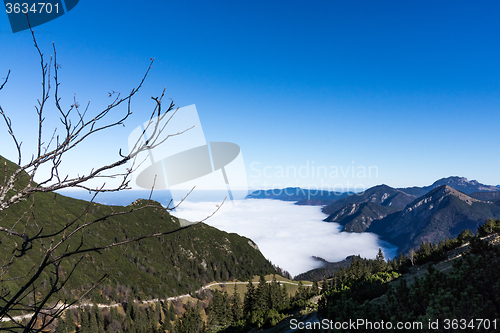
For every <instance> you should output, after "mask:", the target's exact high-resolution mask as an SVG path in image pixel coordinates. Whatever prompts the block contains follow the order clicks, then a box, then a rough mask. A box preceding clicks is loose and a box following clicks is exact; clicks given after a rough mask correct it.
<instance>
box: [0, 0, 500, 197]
mask: <svg viewBox="0 0 500 333" xmlns="http://www.w3.org/2000/svg"><path fill="white" fill-rule="evenodd" d="M499 22H500V2H499V1H493V0H489V1H474V2H473V1H421V0H419V1H416V0H414V1H401V0H398V1H371V0H370V1H347V0H346V1H338V0H328V1H289V0H287V1H224V2H222V1H148V2H142V1H114V0H109V1H91V0H81V1H80V3H79V4H78V5H77V6H76V7H75V8H74V9H73V10H72V11H70V12H69V13H67V14H66V15H63V16H62V17H60V18H58V19H56V20H54V21H51V22H49V23H46V24H44V25H41V26H39V27H36V28H35V33H36V36H37V39H38V43H39V45H40V47H41V48H42V50H43V51H44V53H45V54H46V56H48V55H49V54H50V53H51V50H52V42H55V44H56V47H57V50H58V57H59V62H60V64H61V66H62V67H61V71H60V79H61V84H62V85H61V89H62V90H61V94H63V103H66V105H69V104H70V103H71V102H72V98H73V94H74V93H76V94H77V98H78V100H79V101H80V103H82V104H84V103H86V102H87V101H88V100H90V101H91V106H92V107H93V108H94V107H95V109H91V111H90V112H92V111H96V110H97V108H98V107H99V106H101V107H102V106H105V105H106V103H109V99H108V98H107V93H108V92H109V91H111V90H115V91H120V92H122V93H126V92H128V91H129V90H130V89H131V88H132V87H133V86H134V85H135V84H137V83H138V81H139V80H140V78H141V76H142V74H143V73H144V71H145V70H146V68H147V66H148V63H149V58H150V57H154V58H156V61H155V64H154V66H153V69H152V72H151V74H150V76H149V78H148V80H147V82H146V84H145V85H144V88H143V90H142V91H141V93H140V94H139V95H138V96H137V98H136V100H135V101H134V102H133V108H134V114H133V116H132V117H131V118H130V120H129V122H128V124H127V127H126V128H119V129H116V130H113V131H110V132H109V133H108V135H105V136H100V137H97V138H95V140H94V141H91V142H89V144H88V145H87V146H85V147H83V150H82V154H81V155H80V157H79V158H78V157H77V156H76V155H74V156H73V157H72V160H70V161H67V162H66V163H67V167H68V170H72V171H74V170H80V171H79V172H84V171H86V170H87V168H90V167H91V166H92V165H93V164H95V163H97V162H101V161H106V160H108V159H110V158H111V157H113V156H117V155H116V154H117V151H118V148H120V147H123V148H126V147H127V136H128V134H129V133H130V131H131V130H132V129H133V128H135V127H136V126H138V125H139V124H140V123H142V122H143V121H145V120H146V118H147V114H148V112H149V110H150V108H151V107H152V106H153V104H152V103H151V100H150V99H149V98H150V96H153V95H154V96H158V95H159V94H160V93H161V90H162V89H163V87H166V89H167V90H166V94H167V96H168V97H169V98H172V99H173V100H174V101H175V102H176V104H177V105H178V106H181V107H182V106H186V105H190V104H196V106H197V109H198V112H199V116H200V119H201V123H202V125H203V128H204V131H205V136H206V139H207V141H228V142H234V143H237V144H238V145H240V147H241V149H242V152H243V157H244V159H245V164H246V166H247V174H248V179H249V182H250V184H251V186H253V187H274V186H278V187H283V186H287V185H300V186H304V187H314V186H320V185H321V184H322V183H321V180H323V184H326V185H328V186H333V185H334V184H344V185H345V184H346V182H347V181H349V182H350V184H361V185H363V186H365V187H369V186H373V185H376V184H380V183H386V184H388V185H391V186H395V187H402V186H412V185H428V184H430V183H432V182H433V181H435V180H436V179H438V178H442V177H447V176H452V175H458V176H463V177H467V178H469V179H477V180H478V181H480V182H482V183H486V184H493V185H497V184H500V174H499V172H498V165H500V151H499V150H498V127H499V124H500V60H499V59H500V58H499V55H500V23H499ZM0 47H1V52H0V78H2V77H5V75H6V73H7V71H8V70H9V69H10V70H11V78H10V81H9V84H8V85H7V86H6V88H5V89H4V91H2V92H1V93H0V105H2V107H3V108H4V110H5V111H6V112H8V113H9V114H10V116H11V118H12V120H13V123H14V126H15V129H17V132H18V133H19V135H20V136H22V137H23V140H24V141H25V145H26V147H27V148H29V142H30V141H32V140H33V131H34V129H35V128H36V127H35V126H36V122H35V119H34V116H33V115H34V109H33V105H34V104H35V102H36V98H38V97H39V87H40V75H39V73H40V70H39V62H38V59H37V55H36V52H35V49H34V48H33V46H32V41H31V38H30V35H29V33H28V32H20V33H16V34H13V33H12V32H11V30H10V26H9V23H8V18H7V14H5V13H3V14H0ZM47 118H48V120H47V128H49V126H50V125H51V124H55V123H56V120H57V119H56V118H54V117H51V115H50V114H48V115H47ZM51 122H52V123H51ZM0 142H1V145H0V154H2V155H6V156H7V157H9V158H12V159H13V158H15V154H14V152H13V150H12V147H11V146H10V141H9V138H8V136H7V135H6V133H5V126H4V125H3V124H1V125H0ZM307 165H309V169H308V170H309V175H308V176H307V177H301V176H300V175H297V177H294V175H293V169H294V168H295V170H297V172H298V170H299V168H300V167H301V166H302V167H304V168H303V173H302V175H304V174H305V168H306V166H307ZM313 165H314V166H315V167H320V166H323V167H326V168H327V169H328V170H329V173H330V171H331V170H333V169H332V168H335V167H336V168H337V171H338V175H339V177H337V178H334V177H330V176H327V177H317V176H316V175H315V176H312V174H311V172H312V166H313ZM353 166H354V167H356V173H358V171H360V169H359V168H361V167H365V168H366V170H367V171H368V168H369V167H376V168H377V170H378V173H377V175H375V174H374V173H373V174H372V176H371V177H368V174H367V175H366V176H367V178H362V177H361V178H360V177H358V176H357V175H355V177H354V178H353V177H351V176H352V173H351V171H352V169H349V170H348V169H347V168H348V167H349V168H352V167H353ZM265 167H268V168H267V169H266V172H267V173H266V174H267V175H273V177H271V178H269V179H267V178H266V177H264V176H263V172H264V168H265ZM281 168H283V170H284V171H285V173H284V176H287V175H286V170H287V169H288V170H289V172H288V177H281V174H279V172H280V170H281ZM342 170H343V171H344V172H349V175H348V176H347V177H344V176H343V175H342ZM373 170H374V169H372V171H373ZM259 173H260V177H258V175H259ZM276 173H278V175H276ZM274 176H277V177H274ZM264 181H266V182H267V186H266V185H264Z"/></svg>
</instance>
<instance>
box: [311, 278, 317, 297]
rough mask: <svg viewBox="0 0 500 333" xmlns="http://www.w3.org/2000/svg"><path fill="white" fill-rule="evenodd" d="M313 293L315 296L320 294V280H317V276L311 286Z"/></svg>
mask: <svg viewBox="0 0 500 333" xmlns="http://www.w3.org/2000/svg"><path fill="white" fill-rule="evenodd" d="M311 295H313V296H316V295H319V287H318V280H316V278H314V280H313V285H312V288H311Z"/></svg>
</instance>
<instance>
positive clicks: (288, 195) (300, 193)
mask: <svg viewBox="0 0 500 333" xmlns="http://www.w3.org/2000/svg"><path fill="white" fill-rule="evenodd" d="M349 194H350V193H348V192H346V193H338V192H334V191H332V192H330V191H323V190H306V189H303V188H300V187H287V188H284V189H272V190H257V191H254V192H252V193H250V194H249V195H247V197H246V198H247V199H274V200H282V201H298V202H297V204H302V205H311V204H312V205H323V204H326V203H329V202H331V201H333V200H338V199H341V198H344V197H346V196H348V195H349Z"/></svg>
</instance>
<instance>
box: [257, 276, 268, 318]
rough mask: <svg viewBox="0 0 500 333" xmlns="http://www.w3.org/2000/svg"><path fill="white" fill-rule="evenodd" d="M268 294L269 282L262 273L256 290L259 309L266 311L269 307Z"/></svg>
mask: <svg viewBox="0 0 500 333" xmlns="http://www.w3.org/2000/svg"><path fill="white" fill-rule="evenodd" d="M268 295H269V293H268V283H267V282H266V278H265V277H264V275H261V276H260V279H259V285H258V286H257V290H256V291H255V302H256V306H257V309H258V310H260V311H263V312H265V311H267V310H268V309H269V302H268Z"/></svg>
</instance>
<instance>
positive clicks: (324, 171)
mask: <svg viewBox="0 0 500 333" xmlns="http://www.w3.org/2000/svg"><path fill="white" fill-rule="evenodd" d="M250 171H251V172H250V174H249V178H250V184H249V187H250V188H255V189H274V190H277V189H281V190H282V191H288V192H289V191H290V188H296V189H300V188H302V189H304V188H305V189H309V190H313V191H314V190H317V191H327V192H335V193H339V194H340V193H345V192H354V193H360V192H363V191H364V190H366V188H367V187H366V183H367V180H369V179H377V178H378V176H379V170H378V167H377V166H374V165H370V166H365V165H357V164H356V163H355V162H354V161H352V163H351V165H318V164H316V163H315V162H314V161H309V160H307V161H305V163H303V164H302V165H299V166H295V165H286V166H283V165H274V166H271V165H264V164H262V163H260V162H253V163H252V164H250ZM288 192H287V193H285V194H287V195H292V194H290V193H288ZM309 193H313V194H314V192H311V191H310V192H309ZM273 194H275V195H279V194H281V193H273ZM297 194H298V193H297Z"/></svg>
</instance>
